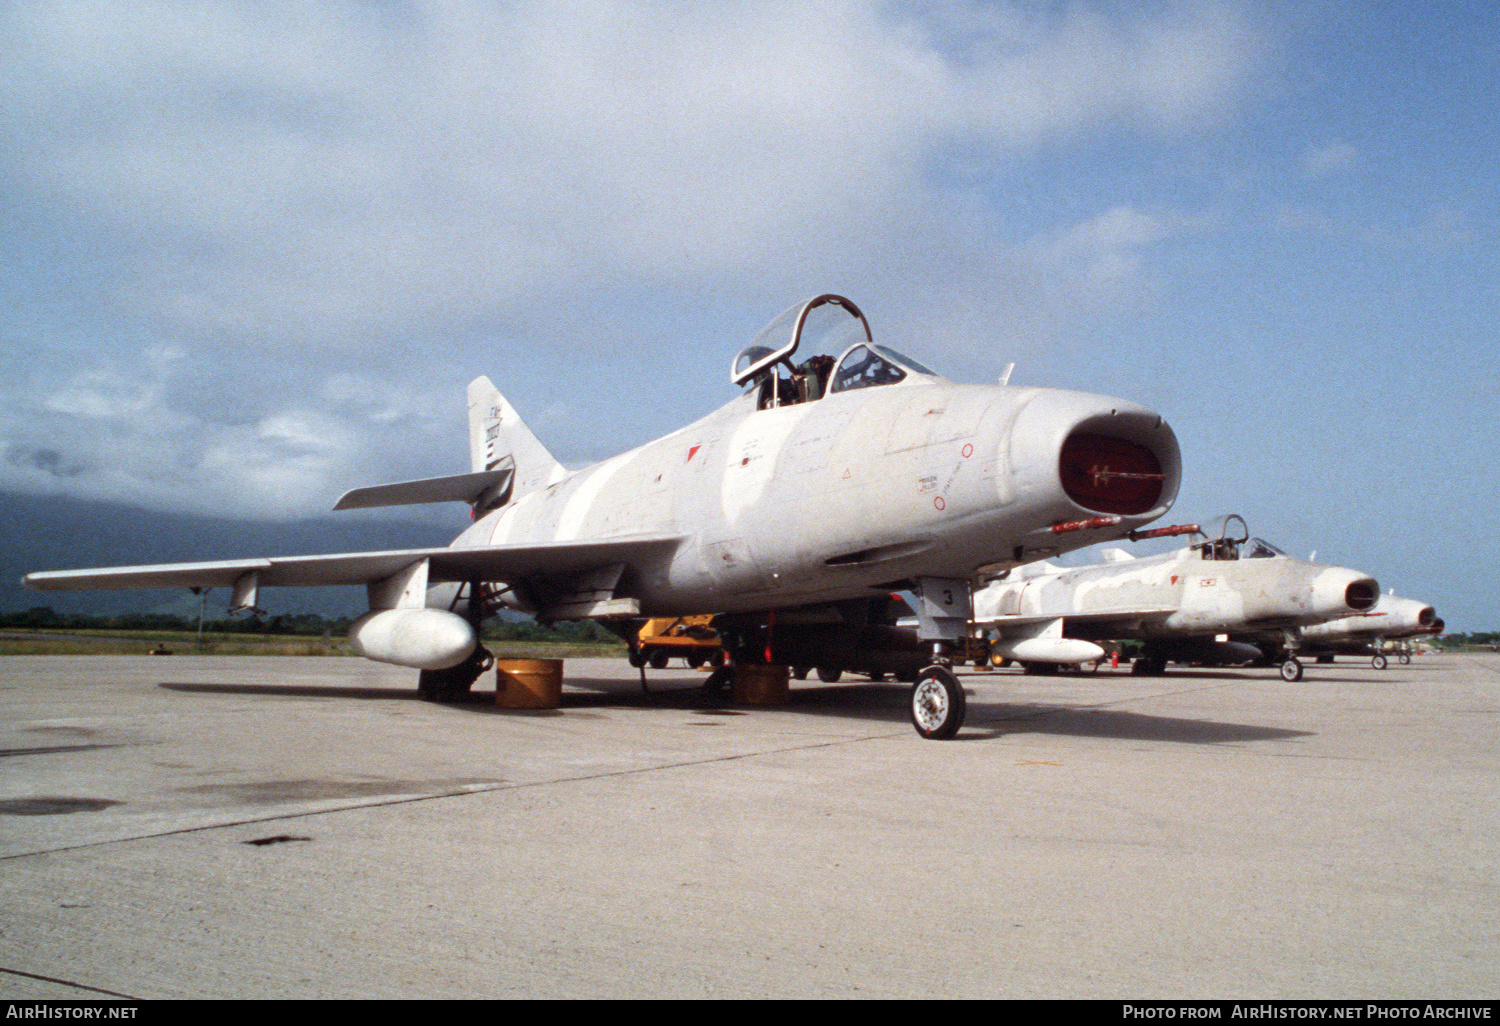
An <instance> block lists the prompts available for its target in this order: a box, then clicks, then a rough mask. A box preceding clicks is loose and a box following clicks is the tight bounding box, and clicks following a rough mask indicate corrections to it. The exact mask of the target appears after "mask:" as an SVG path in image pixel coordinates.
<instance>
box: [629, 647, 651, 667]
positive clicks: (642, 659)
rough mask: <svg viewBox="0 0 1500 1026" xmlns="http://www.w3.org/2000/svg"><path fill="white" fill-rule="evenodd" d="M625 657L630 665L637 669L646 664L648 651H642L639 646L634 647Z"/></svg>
mask: <svg viewBox="0 0 1500 1026" xmlns="http://www.w3.org/2000/svg"><path fill="white" fill-rule="evenodd" d="M625 658H626V659H627V660H628V661H629V662H630V665H631V666H633V667H635V668H636V669H637V670H639V669H640V668H641V667H642V666H645V665H646V653H644V652H642V651H641V650H640V649H638V648H632V649H631V650H630V651H629V652H627V653H626V654H625Z"/></svg>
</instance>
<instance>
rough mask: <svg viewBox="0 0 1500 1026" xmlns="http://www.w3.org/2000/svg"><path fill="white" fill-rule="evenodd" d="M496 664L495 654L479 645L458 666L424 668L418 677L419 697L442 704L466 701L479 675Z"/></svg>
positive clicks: (425, 700)
mask: <svg viewBox="0 0 1500 1026" xmlns="http://www.w3.org/2000/svg"><path fill="white" fill-rule="evenodd" d="M494 665H495V656H494V654H493V653H491V652H490V650H489V649H487V648H485V647H484V646H483V645H479V646H477V647H476V648H475V649H474V651H473V653H472V654H471V655H470V656H469V658H467V659H465V660H464V661H463V662H461V663H459V664H458V665H457V666H450V667H449V668H448V669H446V670H423V671H422V672H421V673H420V674H419V675H418V677H417V697H419V698H421V699H422V701H424V702H438V703H442V704H452V703H455V702H466V701H468V700H469V693H470V689H471V688H472V687H473V686H474V682H475V681H476V680H478V679H479V675H480V674H482V673H483V672H484V671H485V670H488V669H489V668H490V667H491V666H494Z"/></svg>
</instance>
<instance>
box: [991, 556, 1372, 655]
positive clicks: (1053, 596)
mask: <svg viewBox="0 0 1500 1026" xmlns="http://www.w3.org/2000/svg"><path fill="white" fill-rule="evenodd" d="M1205 549H1206V546H1190V547H1188V548H1183V549H1179V550H1178V551H1176V552H1171V553H1167V554H1164V555H1159V556H1148V557H1145V558H1141V559H1131V560H1126V561H1124V562H1120V563H1102V564H1098V565H1094V566H1087V567H1078V568H1076V569H1066V570H1058V571H1055V572H1052V573H1043V574H1037V575H1033V576H1029V577H1023V578H1021V579H1018V580H1002V581H997V582H995V583H993V584H990V585H988V586H987V587H985V588H982V589H980V590H979V591H978V592H977V593H976V594H975V598H974V616H975V620H976V621H977V622H981V623H985V622H995V621H999V622H1001V623H1003V621H1004V619H1005V617H1007V616H1010V617H1015V616H1023V617H1063V618H1068V617H1074V618H1076V619H1072V620H1068V621H1067V622H1066V626H1065V629H1064V633H1065V634H1066V635H1067V636H1068V637H1077V638H1088V639H1119V638H1122V637H1133V638H1143V639H1149V638H1171V637H1185V636H1193V635H1205V634H1218V633H1227V632H1231V631H1233V632H1244V631H1247V630H1268V631H1269V630H1280V629H1284V628H1289V627H1299V626H1302V625H1306V624H1314V623H1320V622H1322V621H1324V620H1328V619H1332V618H1334V617H1339V616H1347V615H1348V614H1349V613H1350V612H1351V611H1353V610H1356V609H1359V608H1368V607H1369V606H1370V605H1373V604H1374V601H1375V596H1376V594H1377V588H1376V585H1375V582H1374V581H1373V580H1372V579H1371V578H1370V577H1368V575H1365V574H1362V573H1360V572H1359V571H1356V570H1350V569H1348V568H1345V567H1337V566H1328V565H1325V564H1321V563H1310V562H1306V561H1304V560H1300V559H1294V558H1292V557H1290V556H1287V555H1284V554H1280V553H1277V554H1273V555H1268V556H1265V557H1264V558H1243V559H1213V558H1206V553H1205Z"/></svg>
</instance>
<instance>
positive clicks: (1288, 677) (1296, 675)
mask: <svg viewBox="0 0 1500 1026" xmlns="http://www.w3.org/2000/svg"><path fill="white" fill-rule="evenodd" d="M1281 679H1282V680H1284V681H1286V682H1287V683H1288V684H1295V683H1297V682H1298V681H1299V680H1301V679H1302V664H1301V663H1300V662H1298V661H1297V659H1296V658H1294V657H1288V658H1287V660H1286V662H1284V663H1282V664H1281Z"/></svg>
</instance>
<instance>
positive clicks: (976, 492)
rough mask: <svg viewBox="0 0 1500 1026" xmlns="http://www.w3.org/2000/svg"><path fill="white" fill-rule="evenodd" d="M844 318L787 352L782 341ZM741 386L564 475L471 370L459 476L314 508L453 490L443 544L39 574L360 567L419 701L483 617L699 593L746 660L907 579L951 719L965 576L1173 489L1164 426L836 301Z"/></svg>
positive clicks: (446, 495) (286, 572)
mask: <svg viewBox="0 0 1500 1026" xmlns="http://www.w3.org/2000/svg"><path fill="white" fill-rule="evenodd" d="M820 332H826V333H827V337H828V338H832V339H839V338H840V337H842V338H843V339H844V340H843V341H840V342H839V345H838V348H835V349H834V350H833V351H834V352H836V353H839V355H838V356H837V358H836V359H835V358H834V357H833V356H831V355H817V356H814V357H813V358H811V359H806V360H803V361H802V362H800V363H799V362H797V359H796V354H797V352H798V348H799V346H800V345H801V344H802V342H803V340H804V339H807V340H809V342H811V340H812V339H814V338H815V337H816V336H818V334H819V333H820ZM730 379H731V381H732V382H733V384H735V385H736V386H739V387H741V388H743V389H744V391H743V393H742V394H741V395H740V396H739V397H738V398H736V399H734V400H732V401H731V402H730V403H728V404H727V405H726V406H724V407H722V408H721V409H719V410H717V411H716V412H714V413H711V414H709V415H708V416H706V417H704V418H702V419H701V420H699V421H697V422H695V423H693V424H690V425H688V426H687V427H684V428H682V429H680V430H678V431H675V432H673V433H671V434H669V435H667V436H666V437H664V438H661V439H658V440H657V441H654V442H650V443H648V444H646V445H643V446H641V447H640V448H637V449H633V450H631V451H630V452H627V453H624V454H622V455H620V456H616V457H614V458H613V459H609V460H606V461H604V462H603V463H600V464H598V465H596V466H593V467H590V468H587V469H584V470H580V471H576V472H569V471H567V470H566V469H564V468H563V466H562V465H561V464H559V463H558V462H557V460H555V459H554V458H553V457H552V455H551V454H550V453H549V452H548V451H547V450H546V448H545V447H543V445H542V444H541V442H539V441H538V440H537V439H536V437H535V436H534V435H533V434H532V433H531V431H530V430H529V429H528V428H527V427H526V426H525V425H524V424H523V423H522V422H521V419H520V417H519V415H518V414H517V413H516V411H515V409H514V407H512V406H511V404H510V403H509V402H507V401H506V400H505V398H504V397H503V396H501V395H500V393H499V392H497V391H496V390H495V388H494V386H493V385H491V384H490V382H489V380H488V379H486V378H477V379H475V380H474V381H473V382H472V383H471V384H470V385H469V390H468V402H469V424H470V457H471V472H470V473H467V474H461V475H457V476H454V477H444V478H434V479H428V480H423V481H407V482H400V483H397V484H389V485H379V486H375V487H371V488H362V489H356V490H355V491H353V492H350V493H348V494H347V495H345V496H344V497H343V498H342V499H341V500H340V501H339V503H338V505H337V506H336V507H335V508H336V509H349V508H355V507H371V506H391V505H400V504H406V503H426V502H445V501H464V502H467V503H469V504H470V506H471V507H472V508H473V513H474V517H475V522H474V524H473V525H472V526H471V527H469V528H468V529H467V530H466V531H464V532H463V533H462V534H461V535H460V536H459V537H458V538H457V539H456V540H455V541H454V542H453V543H452V544H451V545H450V546H448V547H447V548H431V549H409V550H404V551H393V552H354V553H340V554H335V555H322V556H292V557H277V558H257V559H239V560H229V561H224V562H214V563H191V564H172V565H162V566H146V567H117V568H112V569H98V570H63V571H51V572H45V573H33V574H30V575H28V576H27V577H26V579H25V581H26V584H27V585H28V586H29V587H32V588H35V589H38V590H44V591H45V590H55V589H88V588H159V587H169V586H174V585H182V586H186V587H191V588H195V589H203V588H232V589H233V598H232V602H231V605H232V608H238V609H245V608H251V607H253V606H254V604H255V598H256V593H257V589H259V588H261V587H267V586H273V585H302V586H309V585H336V584H345V585H347V584H355V585H364V586H365V587H366V588H367V589H368V595H369V601H370V612H369V613H368V614H366V615H365V616H363V617H361V618H360V619H359V620H358V621H356V623H355V624H354V626H353V628H352V629H351V631H350V642H351V644H352V646H353V647H354V648H355V649H356V650H357V651H359V652H361V653H362V654H363V655H365V656H367V657H368V658H371V659H376V660H381V661H384V662H390V663H396V664H399V665H403V666H411V667H416V668H418V669H420V670H421V671H422V674H421V678H420V683H419V688H420V690H421V693H422V694H423V695H424V696H426V697H429V698H433V699H454V698H457V697H460V696H462V695H463V694H465V693H466V692H467V691H468V689H469V688H470V686H471V685H472V683H473V682H474V680H475V679H476V678H477V677H478V675H479V674H480V673H481V672H483V671H484V669H485V668H486V667H487V666H488V664H489V653H487V652H486V651H485V650H484V649H483V647H482V646H480V645H479V643H478V640H477V628H478V625H479V623H480V621H481V620H483V619H484V618H485V617H487V616H488V615H490V614H491V613H492V612H494V611H495V610H496V609H497V608H498V607H501V606H505V607H509V608H513V609H519V610H523V611H525V612H528V613H532V614H534V615H535V616H536V617H537V618H538V619H541V620H543V621H556V620H567V619H580V618H596V619H599V620H601V621H604V622H605V623H607V624H613V625H615V626H617V627H619V628H620V633H621V634H622V636H628V635H629V633H630V631H629V629H628V625H631V624H636V623H639V620H640V618H643V617H657V616H677V615H686V614H694V613H705V612H715V613H718V614H720V618H719V619H718V620H716V621H715V622H716V625H718V626H719V628H720V632H721V634H723V635H724V636H725V637H726V639H727V642H728V645H727V647H728V648H729V651H730V654H731V656H732V658H733V659H734V660H736V661H738V662H747V661H759V660H762V659H764V656H765V652H766V650H767V647H768V646H767V645H766V644H765V642H766V640H767V639H768V638H771V637H773V636H774V633H775V631H776V629H777V628H778V627H786V626H789V625H793V624H796V623H799V622H802V623H806V622H822V623H828V622H834V623H843V624H848V625H850V626H852V627H858V626H862V625H863V623H865V622H868V621H869V620H870V610H871V603H872V602H880V603H884V602H885V601H886V597H887V596H888V595H889V594H890V592H891V591H893V590H902V589H911V590H912V591H913V592H914V594H915V595H916V596H917V597H918V607H919V608H918V610H917V612H918V616H919V620H920V624H921V627H920V635H921V638H922V640H923V642H924V643H926V644H927V645H929V646H930V652H931V665H930V666H928V667H927V668H926V669H925V670H924V671H923V672H922V674H921V676H920V677H919V679H918V681H917V683H916V686H915V688H914V689H913V693H912V718H913V724H914V725H915V726H916V728H917V730H918V732H919V733H921V734H922V735H923V736H924V737H951V736H952V735H953V734H954V733H956V732H957V730H958V728H959V725H960V724H961V723H962V721H963V715H964V692H963V689H962V688H961V687H960V686H959V684H958V681H957V678H956V677H955V676H954V675H953V674H952V672H951V671H950V670H949V669H948V668H947V662H948V653H949V652H950V651H951V649H952V646H954V645H956V644H957V643H959V642H960V641H961V640H962V639H963V637H964V636H965V633H966V630H967V623H968V620H969V618H970V614H971V607H970V604H969V581H970V580H971V579H972V577H973V576H974V575H975V573H976V572H978V570H979V568H981V567H984V566H987V565H996V564H998V565H1002V566H1006V565H1016V564H1019V563H1024V562H1029V561H1031V560H1035V559H1038V558H1041V557H1044V556H1047V555H1050V554H1054V553H1058V552H1063V551H1067V550H1070V549H1073V548H1077V547H1080V546H1083V545H1088V544H1093V543H1094V542H1096V541H1099V540H1103V539H1109V538H1116V537H1120V536H1122V535H1124V534H1126V533H1127V532H1129V531H1130V530H1132V529H1133V528H1136V527H1139V526H1140V525H1142V524H1144V523H1147V522H1149V521H1151V520H1154V519H1155V518H1157V517H1159V516H1161V515H1162V514H1163V513H1165V512H1166V511H1167V509H1168V508H1170V506H1171V504H1172V502H1173V500H1174V499H1175V498H1176V495H1177V489H1178V484H1179V481H1180V477H1181V462H1180V456H1179V453H1178V446H1177V440H1176V437H1175V436H1174V435H1173V433H1172V430H1171V428H1169V427H1168V426H1167V425H1166V424H1165V423H1164V422H1163V421H1162V418H1161V417H1160V416H1159V415H1157V414H1156V413H1154V412H1152V411H1150V410H1148V409H1145V408H1143V407H1141V406H1137V405H1135V404H1133V403H1129V402H1124V401H1122V400H1118V399H1109V398H1105V397H1102V396H1096V395H1089V394H1085V393H1081V392H1068V391H1060V390H1053V389H1042V388H1015V387H1005V386H996V385H989V386H985V385H960V384H954V383H953V382H951V381H948V380H946V379H944V378H942V377H940V376H938V375H937V374H936V373H934V372H933V371H930V370H928V369H927V368H926V367H924V366H922V365H921V364H920V363H918V362H916V361H915V360H912V359H910V358H908V357H906V356H902V355H901V354H899V353H897V352H895V351H893V350H891V349H887V348H885V347H884V346H879V345H876V344H875V343H874V341H873V339H872V337H871V335H870V329H869V325H868V324H867V323H866V321H865V318H864V315H863V314H862V313H860V311H859V309H858V308H857V307H855V305H854V304H853V303H851V302H849V301H848V300H847V299H843V298H841V297H838V296H829V295H825V296H818V297H816V298H814V299H811V300H808V301H807V302H805V303H799V304H798V305H796V306H794V307H793V308H792V309H790V310H788V311H786V313H784V314H782V315H781V316H780V317H778V318H777V319H776V320H774V321H773V322H772V323H771V324H770V326H768V327H767V328H766V329H765V331H763V332H762V333H761V334H760V335H759V336H757V338H756V340H755V341H754V342H753V343H752V344H751V345H750V346H748V347H747V348H746V349H744V350H743V351H742V352H741V353H740V354H739V355H738V356H737V357H736V358H735V359H734V361H733V362H732V364H731V372H730Z"/></svg>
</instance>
